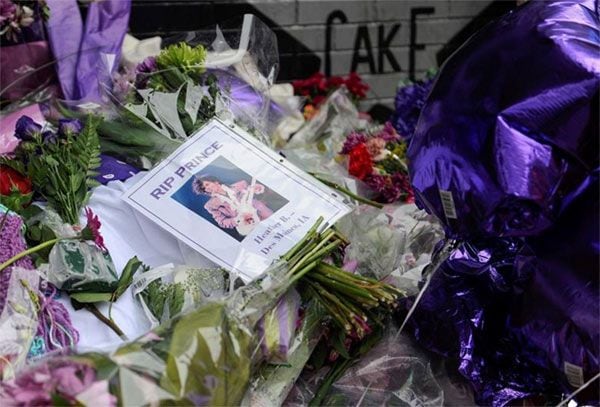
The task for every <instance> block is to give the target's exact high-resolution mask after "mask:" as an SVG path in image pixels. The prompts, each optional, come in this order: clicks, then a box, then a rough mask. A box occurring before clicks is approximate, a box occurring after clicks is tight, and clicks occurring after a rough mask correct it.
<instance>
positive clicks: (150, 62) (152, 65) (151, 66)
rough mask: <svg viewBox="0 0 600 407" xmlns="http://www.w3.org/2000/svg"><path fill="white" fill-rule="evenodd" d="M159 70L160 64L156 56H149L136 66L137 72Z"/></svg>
mask: <svg viewBox="0 0 600 407" xmlns="http://www.w3.org/2000/svg"><path fill="white" fill-rule="evenodd" d="M157 70H158V65H156V57H148V58H146V59H144V60H143V61H142V62H140V63H139V64H137V66H136V67H135V73H137V74H140V73H154V72H155V71H157Z"/></svg>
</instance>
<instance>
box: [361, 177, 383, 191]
mask: <svg viewBox="0 0 600 407" xmlns="http://www.w3.org/2000/svg"><path fill="white" fill-rule="evenodd" d="M365 182H366V183H367V185H368V186H369V188H371V189H372V190H373V191H375V192H378V193H380V194H381V193H383V190H384V189H385V186H386V184H387V178H386V177H385V176H383V175H380V174H371V175H369V176H368V177H367V178H366V179H365Z"/></svg>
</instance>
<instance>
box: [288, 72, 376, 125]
mask: <svg viewBox="0 0 600 407" xmlns="http://www.w3.org/2000/svg"><path fill="white" fill-rule="evenodd" d="M292 85H293V86H294V93H296V94H297V95H300V96H302V97H304V98H305V99H306V101H305V105H304V108H303V114H304V117H305V118H306V119H307V120H310V119H311V118H312V117H313V116H314V115H315V114H317V112H318V109H320V107H321V104H322V103H323V102H324V101H325V100H326V99H327V97H328V96H329V95H330V94H332V93H334V92H335V91H336V90H337V89H339V88H340V87H342V86H343V87H344V88H345V89H346V90H347V91H348V93H349V95H350V97H351V98H352V102H353V103H354V104H355V105H358V103H359V102H360V101H361V100H362V99H364V98H365V97H367V91H368V90H369V85H367V84H366V83H364V82H363V81H362V79H361V77H360V76H359V75H358V74H357V73H356V72H352V73H350V75H348V77H346V78H343V77H341V76H331V77H325V75H323V74H322V73H321V72H317V73H315V74H314V75H312V76H311V77H310V78H307V79H298V80H295V81H294V82H292Z"/></svg>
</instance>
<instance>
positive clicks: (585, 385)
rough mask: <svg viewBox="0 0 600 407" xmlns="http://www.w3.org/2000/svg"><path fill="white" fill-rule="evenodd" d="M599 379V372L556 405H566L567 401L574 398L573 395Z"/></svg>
mask: <svg viewBox="0 0 600 407" xmlns="http://www.w3.org/2000/svg"><path fill="white" fill-rule="evenodd" d="M598 379H600V373H598V374H597V375H596V376H594V377H592V378H591V379H590V380H588V381H587V382H585V383H584V384H583V386H581V387H580V388H578V389H577V390H575V391H574V392H573V393H571V394H569V397H567V398H566V399H564V400H563V401H561V402H560V403H559V404H558V406H556V407H563V406H566V405H567V403H568V402H569V401H571V400H572V399H573V397H575V396H576V395H577V394H579V393H580V392H581V391H583V389H585V388H586V387H588V386H589V385H590V384H592V383H593V382H595V381H596V380H598Z"/></svg>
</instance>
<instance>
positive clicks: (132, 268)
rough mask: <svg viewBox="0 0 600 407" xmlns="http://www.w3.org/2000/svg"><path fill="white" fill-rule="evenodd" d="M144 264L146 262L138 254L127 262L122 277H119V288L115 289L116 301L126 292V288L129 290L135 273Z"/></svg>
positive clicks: (114, 298)
mask: <svg viewBox="0 0 600 407" xmlns="http://www.w3.org/2000/svg"><path fill="white" fill-rule="evenodd" d="M143 266H144V264H143V263H142V262H141V261H140V260H139V259H138V258H137V256H134V257H132V258H131V259H130V260H129V261H128V262H127V264H126V265H125V267H124V268H123V272H122V273H121V277H120V278H119V282H118V284H117V289H116V290H115V293H114V297H113V300H114V301H116V300H117V299H118V298H119V297H120V296H121V295H122V294H123V293H124V292H125V290H127V287H129V286H130V285H131V282H132V281H133V275H134V274H135V273H136V272H137V271H138V270H139V269H140V267H143Z"/></svg>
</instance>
